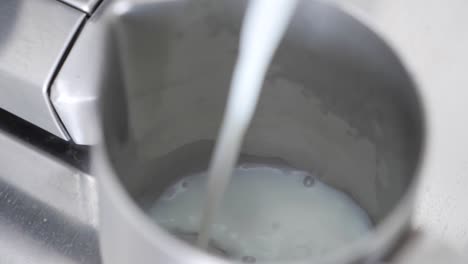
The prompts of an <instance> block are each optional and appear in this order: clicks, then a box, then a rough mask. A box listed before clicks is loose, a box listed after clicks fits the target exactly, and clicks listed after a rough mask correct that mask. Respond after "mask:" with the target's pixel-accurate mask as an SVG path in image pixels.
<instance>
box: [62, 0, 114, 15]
mask: <svg viewBox="0 0 468 264" xmlns="http://www.w3.org/2000/svg"><path fill="white" fill-rule="evenodd" d="M59 1H62V2H65V3H67V4H69V5H71V6H73V7H76V8H78V9H80V10H81V11H83V12H86V13H88V14H91V13H92V12H93V11H94V9H95V8H96V6H97V5H98V4H99V2H101V1H102V0H59ZM108 1H110V0H108Z"/></svg>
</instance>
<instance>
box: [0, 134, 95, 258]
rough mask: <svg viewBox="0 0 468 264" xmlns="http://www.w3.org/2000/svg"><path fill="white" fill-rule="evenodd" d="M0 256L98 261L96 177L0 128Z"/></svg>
mask: <svg viewBox="0 0 468 264" xmlns="http://www.w3.org/2000/svg"><path fill="white" fill-rule="evenodd" d="M0 146H1V148H0V168H1V169H0V234H1V237H0V262H1V263H25V264H29V263H31V264H33V263H34V264H42V263H44V264H49V263H61V264H74V263H86V264H91V263H100V256H99V249H98V239H97V232H96V227H97V222H98V219H97V198H96V185H95V179H94V178H93V177H91V176H89V175H86V174H84V173H82V172H80V171H78V170H77V169H73V168H71V167H69V166H67V165H65V164H63V163H61V162H59V161H57V160H56V159H54V158H52V157H51V156H49V155H45V154H44V153H43V152H41V151H39V150H37V149H35V148H34V147H33V146H30V145H28V144H25V143H24V142H21V141H18V140H17V139H15V138H13V137H12V136H9V135H7V134H5V133H3V132H1V131H0Z"/></svg>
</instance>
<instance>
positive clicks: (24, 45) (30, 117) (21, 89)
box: [0, 0, 85, 138]
mask: <svg viewBox="0 0 468 264" xmlns="http://www.w3.org/2000/svg"><path fill="white" fill-rule="evenodd" d="M84 18H85V14H84V13H82V12H80V11H78V10H76V9H74V8H72V7H70V6H68V5H65V4H63V3H60V2H58V1H51V0H34V1H30V0H2V1H0V86H1V89H0V108H3V109H5V110H7V111H9V112H11V113H14V114H15V115H17V116H19V117H21V118H23V119H25V120H27V121H29V122H31V123H33V124H35V125H37V126H39V127H41V128H43V129H45V130H47V131H49V132H51V133H53V134H55V135H57V136H59V137H61V138H67V134H66V132H65V131H64V130H63V128H62V127H61V124H60V122H59V121H58V119H57V117H56V116H55V113H54V111H53V109H52V107H51V105H50V102H49V97H48V94H47V93H48V91H47V90H48V86H49V84H50V82H51V80H52V78H53V74H54V72H55V69H56V67H57V65H58V64H59V62H60V60H61V59H62V58H63V55H64V53H65V51H66V49H67V47H68V45H69V43H70V41H71V39H72V38H73V36H74V35H75V33H76V32H77V29H78V28H79V26H80V24H81V23H82V22H83V20H84Z"/></svg>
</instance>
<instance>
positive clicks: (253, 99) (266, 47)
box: [197, 0, 297, 249]
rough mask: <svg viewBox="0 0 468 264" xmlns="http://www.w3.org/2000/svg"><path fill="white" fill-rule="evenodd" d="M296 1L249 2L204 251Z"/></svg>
mask: <svg viewBox="0 0 468 264" xmlns="http://www.w3.org/2000/svg"><path fill="white" fill-rule="evenodd" d="M296 4H297V0H275V1H271V0H250V2H249V5H248V7H247V12H246V15H245V18H244V22H243V23H244V24H243V26H242V32H241V36H240V43H239V57H238V58H237V63H236V67H235V69H234V73H233V77H232V81H231V87H230V93H229V98H228V101H227V106H226V110H225V113H224V118H223V123H222V126H221V130H220V132H219V135H218V140H217V142H216V146H215V149H214V152H213V157H212V159H211V164H210V168H209V173H208V176H209V181H208V184H207V188H208V190H204V191H202V193H207V196H206V198H205V205H204V209H203V211H204V214H203V219H202V221H201V223H200V232H199V237H198V241H197V245H198V246H199V247H200V248H202V249H205V248H206V247H207V246H208V241H209V239H210V231H211V228H212V224H213V220H214V215H215V214H216V210H217V209H218V207H219V204H220V202H221V200H222V199H223V195H224V191H225V189H226V187H227V186H228V184H229V179H230V177H231V174H232V172H233V169H234V166H235V163H236V160H237V158H238V156H239V149H240V147H241V145H242V140H243V139H244V134H245V132H246V130H247V128H248V127H249V124H250V121H251V120H252V117H253V114H254V112H255V107H256V106H257V101H258V97H259V94H260V91H261V88H262V83H263V80H264V78H265V73H266V71H267V69H268V65H269V64H270V62H271V60H272V58H273V55H274V53H275V50H276V48H277V46H278V45H279V42H280V40H281V37H282V36H283V34H284V31H285V30H286V28H287V26H288V24H289V20H290V18H291V16H292V14H293V13H294V9H295V6H296Z"/></svg>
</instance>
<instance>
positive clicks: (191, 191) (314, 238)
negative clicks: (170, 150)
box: [149, 165, 372, 262]
mask: <svg viewBox="0 0 468 264" xmlns="http://www.w3.org/2000/svg"><path fill="white" fill-rule="evenodd" d="M206 180H207V177H206V173H199V174H194V175H190V176H188V177H185V178H183V179H181V180H180V181H178V182H177V183H175V184H174V185H172V186H171V187H169V188H168V189H167V190H166V191H165V192H164V193H163V195H162V196H161V197H160V199H159V200H157V201H156V202H155V204H154V205H153V206H152V208H151V209H150V212H149V213H150V215H151V216H152V217H153V218H154V219H155V220H156V222H157V223H158V224H159V225H160V226H162V227H164V228H166V229H167V230H169V231H170V232H173V233H174V234H176V235H178V236H179V237H181V238H182V239H185V240H190V242H194V240H196V237H197V235H198V232H199V228H200V221H201V216H202V213H203V203H204V198H205V193H206ZM371 226H372V224H371V221H370V219H369V217H368V215H367V214H366V212H365V211H364V210H363V209H362V208H360V207H359V206H358V205H357V204H356V203H355V202H354V201H353V200H352V199H351V198H349V197H348V196H347V195H346V194H344V193H343V192H341V191H338V190H336V189H334V188H332V187H330V186H329V185H327V184H325V183H323V182H321V181H320V180H318V179H316V178H315V177H314V175H310V174H308V173H307V172H304V171H298V170H292V169H279V168H272V167H267V166H263V165H248V166H241V167H237V168H236V169H235V170H234V173H233V176H232V178H231V181H230V184H229V185H228V186H227V189H226V192H225V193H224V198H223V201H222V202H221V204H220V206H219V208H218V211H217V212H216V215H215V218H214V221H213V226H212V231H211V242H210V248H212V249H215V250H214V253H215V254H216V253H221V254H220V255H226V256H227V257H229V258H233V259H238V260H243V261H244V262H249V261H250V262H252V261H267V260H291V259H301V258H307V257H311V258H314V257H320V256H323V255H325V254H327V253H329V252H331V251H333V250H335V249H337V248H340V247H342V246H344V245H346V244H349V243H350V242H352V241H354V240H356V239H358V238H359V237H361V236H362V235H364V234H365V233H366V232H367V231H368V230H369V229H370V228H371Z"/></svg>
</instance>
